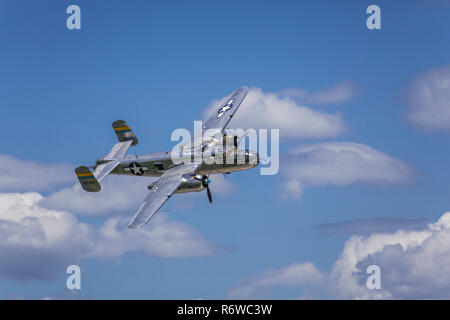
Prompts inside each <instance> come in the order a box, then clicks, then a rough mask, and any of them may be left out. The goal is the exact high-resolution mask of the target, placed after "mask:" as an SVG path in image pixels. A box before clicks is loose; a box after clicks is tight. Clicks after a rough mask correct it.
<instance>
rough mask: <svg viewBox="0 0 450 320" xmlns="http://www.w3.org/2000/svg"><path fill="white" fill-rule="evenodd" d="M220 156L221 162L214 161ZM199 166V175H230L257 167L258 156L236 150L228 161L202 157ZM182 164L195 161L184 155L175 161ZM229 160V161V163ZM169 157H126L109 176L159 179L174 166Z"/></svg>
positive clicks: (161, 155) (224, 158) (100, 160)
mask: <svg viewBox="0 0 450 320" xmlns="http://www.w3.org/2000/svg"><path fill="white" fill-rule="evenodd" d="M218 156H220V157H221V158H222V161H215V159H217V157H218ZM200 159H201V161H202V162H201V165H200V167H199V168H198V169H197V172H196V173H197V174H199V175H208V176H209V175H210V174H218V173H230V172H236V171H242V170H248V169H251V168H253V167H255V166H257V165H258V163H259V156H258V153H257V152H255V151H249V150H237V151H236V152H235V153H234V156H233V157H231V158H230V159H227V157H226V156H225V157H224V155H223V153H221V154H220V155H218V154H217V155H215V158H214V156H212V155H205V154H203V155H202V158H200ZM177 160H178V161H179V162H178V163H180V162H183V163H189V162H194V161H195V160H196V159H195V158H194V156H193V155H190V154H188V155H185V156H183V157H181V158H178V159H177ZM230 160H231V161H230ZM101 163H103V161H102V159H99V160H97V163H96V166H94V168H96V167H97V166H98V165H99V164H101ZM176 165H177V164H175V163H174V161H173V160H172V157H171V152H169V151H167V152H158V153H151V154H147V155H127V156H125V157H124V158H123V159H122V160H121V161H120V164H119V165H118V166H117V167H116V168H115V169H114V170H113V171H111V174H118V175H131V176H145V177H160V176H161V175H162V174H163V173H164V172H165V171H166V170H167V169H169V168H172V167H174V166H176Z"/></svg>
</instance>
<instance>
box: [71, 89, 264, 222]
mask: <svg viewBox="0 0 450 320" xmlns="http://www.w3.org/2000/svg"><path fill="white" fill-rule="evenodd" d="M247 92H248V89H247V87H242V88H239V89H237V90H235V91H234V92H233V93H231V94H230V95H229V96H228V98H227V99H226V100H225V101H226V102H225V103H224V104H223V105H221V106H220V107H218V108H217V109H215V110H214V112H213V113H212V114H211V115H210V117H209V118H208V119H207V120H206V121H205V122H204V123H203V127H202V129H203V130H204V131H206V130H211V129H213V130H214V131H216V132H217V133H219V134H220V135H221V136H222V137H223V139H217V138H214V137H211V138H209V139H206V140H202V141H195V140H193V141H191V142H189V143H188V150H187V151H186V150H185V149H186V146H185V147H184V148H183V149H182V156H181V158H180V159H179V160H181V161H176V162H174V161H173V160H172V157H171V152H158V153H152V154H148V155H142V156H138V155H126V153H127V151H128V149H129V148H130V147H131V146H135V145H137V143H138V139H137V138H136V136H135V135H134V133H133V132H132V131H131V129H130V127H129V126H128V124H127V123H126V122H125V121H123V120H117V121H114V122H113V124H112V126H113V129H114V131H115V133H116V135H117V138H118V140H119V143H117V144H116V145H115V146H114V147H113V148H112V149H111V151H110V152H109V154H108V155H107V156H106V157H103V158H99V159H97V162H96V164H95V166H93V168H94V169H95V171H94V173H92V172H91V170H90V169H89V167H86V166H81V167H78V168H76V169H75V173H76V175H77V177H78V179H79V180H80V184H81V186H82V187H83V189H84V190H85V191H88V192H98V191H100V190H101V185H100V182H101V181H102V180H103V179H104V178H106V176H107V175H109V174H121V175H134V176H147V177H159V179H158V180H156V181H155V182H154V183H152V184H150V185H149V186H148V189H149V190H150V191H149V194H148V195H147V197H146V198H145V200H144V202H143V203H142V205H141V206H140V207H139V209H138V211H137V212H136V214H135V215H134V216H133V218H132V219H131V220H130V223H129V224H128V227H129V228H133V229H134V228H138V227H142V226H143V225H144V224H146V223H147V222H148V221H149V220H150V219H151V218H152V217H153V216H154V215H155V214H156V213H157V212H158V210H159V209H160V208H161V207H162V206H163V205H164V203H165V202H166V201H167V200H168V199H169V198H170V197H171V196H172V194H174V193H186V192H194V191H202V190H206V192H207V195H208V199H209V202H210V203H212V197H211V191H210V189H209V183H210V182H211V180H210V179H209V175H210V174H217V173H230V172H233V171H241V170H247V169H251V168H253V167H255V166H257V165H258V163H259V157H258V154H257V153H256V152H255V151H249V150H240V149H238V147H239V142H240V140H241V139H242V138H243V137H244V136H245V134H244V136H242V137H237V136H235V135H231V134H229V133H228V131H227V128H226V127H227V125H228V123H229V122H230V120H231V118H232V117H233V115H234V114H235V112H236V111H237V109H238V108H239V106H240V104H241V103H242V101H243V100H244V98H245V96H246V95H247ZM212 150H214V151H212ZM217 150H219V151H217ZM199 154H200V157H194V155H199ZM218 156H220V157H222V158H223V161H220V162H223V163H217V161H216V162H215V161H213V160H211V159H213V157H216V158H217V157H218ZM227 157H228V158H231V159H233V161H226V160H225V159H226V158H227ZM196 159H199V160H200V161H198V160H197V162H196ZM192 160H194V161H192ZM206 160H209V161H206ZM180 162H181V163H180Z"/></svg>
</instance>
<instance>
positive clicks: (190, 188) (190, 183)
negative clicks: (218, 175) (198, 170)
mask: <svg viewBox="0 0 450 320" xmlns="http://www.w3.org/2000/svg"><path fill="white" fill-rule="evenodd" d="M154 185H155V183H152V184H151V185H149V186H148V187H147V188H148V189H149V190H152V188H153V186H154ZM205 189H206V188H205V187H204V186H203V184H202V181H199V180H196V179H193V178H189V179H187V180H186V181H184V182H182V183H181V185H180V186H179V187H178V189H177V191H175V193H187V192H199V191H203V190H205Z"/></svg>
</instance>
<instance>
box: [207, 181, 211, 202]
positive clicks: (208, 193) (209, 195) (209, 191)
mask: <svg viewBox="0 0 450 320" xmlns="http://www.w3.org/2000/svg"><path fill="white" fill-rule="evenodd" d="M206 194H207V195H208V200H209V203H211V204H212V196H211V190H209V185H206Z"/></svg>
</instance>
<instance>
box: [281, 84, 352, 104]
mask: <svg viewBox="0 0 450 320" xmlns="http://www.w3.org/2000/svg"><path fill="white" fill-rule="evenodd" d="M280 94H281V95H282V96H285V97H290V98H293V99H295V100H296V101H298V102H301V103H306V104H320V105H326V104H341V103H345V102H348V101H350V100H351V99H352V98H353V97H354V96H355V95H356V94H357V89H356V86H355V85H354V84H353V83H352V82H349V81H343V82H340V83H338V84H335V85H334V86H331V87H328V88H325V89H322V90H318V91H314V92H308V91H306V90H304V89H300V88H292V89H285V90H282V91H280Z"/></svg>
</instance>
